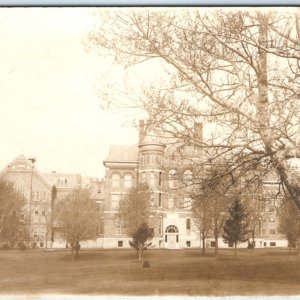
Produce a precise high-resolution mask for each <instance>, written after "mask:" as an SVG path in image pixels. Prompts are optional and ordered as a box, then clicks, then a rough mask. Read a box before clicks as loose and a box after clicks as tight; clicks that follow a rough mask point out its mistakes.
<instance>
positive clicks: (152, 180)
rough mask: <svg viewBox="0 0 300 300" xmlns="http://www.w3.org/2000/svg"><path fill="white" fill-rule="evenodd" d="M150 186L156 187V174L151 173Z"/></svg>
mask: <svg viewBox="0 0 300 300" xmlns="http://www.w3.org/2000/svg"><path fill="white" fill-rule="evenodd" d="M150 186H151V187H155V174H154V172H151V173H150Z"/></svg>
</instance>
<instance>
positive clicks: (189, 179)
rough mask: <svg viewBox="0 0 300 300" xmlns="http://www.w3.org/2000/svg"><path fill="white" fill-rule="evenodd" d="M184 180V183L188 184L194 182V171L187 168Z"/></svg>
mask: <svg viewBox="0 0 300 300" xmlns="http://www.w3.org/2000/svg"><path fill="white" fill-rule="evenodd" d="M183 182H184V184H186V185H190V184H192V182H193V173H192V171H191V170H186V171H185V172H184V173H183Z"/></svg>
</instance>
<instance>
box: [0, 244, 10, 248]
mask: <svg viewBox="0 0 300 300" xmlns="http://www.w3.org/2000/svg"><path fill="white" fill-rule="evenodd" d="M2 248H3V249H10V246H9V245H8V244H4V245H3V246H2Z"/></svg>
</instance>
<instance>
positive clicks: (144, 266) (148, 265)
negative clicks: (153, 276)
mask: <svg viewBox="0 0 300 300" xmlns="http://www.w3.org/2000/svg"><path fill="white" fill-rule="evenodd" d="M143 268H150V263H149V261H147V260H145V261H144V262H143Z"/></svg>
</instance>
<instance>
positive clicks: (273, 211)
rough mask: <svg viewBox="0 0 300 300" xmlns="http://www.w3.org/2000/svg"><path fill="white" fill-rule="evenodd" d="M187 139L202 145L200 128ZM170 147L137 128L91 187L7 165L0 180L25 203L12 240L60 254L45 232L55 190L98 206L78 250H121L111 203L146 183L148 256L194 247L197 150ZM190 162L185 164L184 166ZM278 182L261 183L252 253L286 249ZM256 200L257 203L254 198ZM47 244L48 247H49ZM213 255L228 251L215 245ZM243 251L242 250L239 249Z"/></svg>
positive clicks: (21, 160) (17, 163)
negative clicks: (80, 194)
mask: <svg viewBox="0 0 300 300" xmlns="http://www.w3.org/2000/svg"><path fill="white" fill-rule="evenodd" d="M194 135H195V136H196V137H197V139H199V140H200V139H201V137H202V127H201V125H200V124H196V125H195V127H194ZM177 149H178V145H177V144H176V143H169V142H166V141H164V140H162V139H159V138H156V137H154V136H150V135H147V134H146V132H145V126H144V123H143V122H141V123H140V129H139V142H138V144H134V145H129V146H125V145H112V146H110V150H109V154H108V157H107V159H106V160H105V161H104V162H103V164H104V166H105V179H104V180H97V179H91V178H86V177H83V176H81V175H80V174H64V173H56V172H52V173H41V172H39V171H38V169H37V168H36V167H35V165H34V162H35V160H34V159H27V158H26V157H25V156H23V155H21V156H19V157H17V158H16V159H15V160H13V161H12V162H11V163H10V164H9V165H8V166H7V167H6V168H5V169H4V170H3V171H2V172H1V173H0V177H2V178H5V179H7V180H9V181H11V182H13V183H14V186H15V189H16V190H17V191H19V192H20V194H21V195H22V196H23V197H24V199H25V200H26V205H25V206H24V208H23V211H21V212H20V213H19V218H20V220H21V222H22V226H20V229H19V231H18V232H17V233H16V235H17V240H19V241H24V242H25V244H26V243H27V244H28V245H29V246H30V247H46V246H48V247H65V246H66V241H65V240H64V237H63V236H62V235H61V234H60V232H59V227H58V225H57V224H56V223H55V222H54V224H53V226H50V215H51V213H52V206H53V205H54V203H51V194H52V188H53V187H54V186H55V187H56V189H57V201H63V199H64V197H65V196H66V195H67V194H68V193H70V192H71V191H73V190H74V189H77V188H89V189H90V190H91V195H92V199H93V200H94V201H96V202H97V203H98V207H99V226H98V228H97V238H96V239H95V240H94V241H86V242H82V243H81V246H82V247H95V248H128V247H129V239H130V238H129V237H128V236H127V235H126V228H125V227H124V224H123V222H122V220H120V219H119V213H118V203H119V201H120V200H121V199H122V197H124V196H126V194H127V193H128V191H129V189H130V188H131V187H134V186H137V185H138V184H140V183H146V184H147V185H148V186H149V187H150V188H151V191H152V198H151V203H152V204H153V207H155V208H156V216H158V218H156V219H155V221H154V220H152V219H151V220H150V227H152V228H153V231H154V233H155V236H154V239H153V244H154V246H155V247H156V248H171V249H179V248H190V247H199V246H200V244H201V241H200V238H199V229H198V228H197V226H195V224H194V222H193V218H192V215H191V212H190V208H191V205H190V204H191V199H190V194H191V189H193V188H194V187H193V184H192V180H193V177H194V174H193V172H195V170H194V169H193V166H192V164H191V161H193V163H195V159H196V160H201V157H202V156H203V155H202V150H201V148H198V147H197V146H196V145H184V147H183V148H182V149H181V151H184V153H183V155H178V151H177ZM191 158H192V160H191ZM278 187H279V182H278V179H277V178H276V176H275V177H274V176H273V177H272V176H271V177H268V178H265V179H264V182H263V188H262V190H261V195H258V196H259V197H260V198H261V199H264V201H263V202H262V203H263V205H260V206H259V212H258V214H257V215H256V218H257V219H256V229H255V230H256V234H255V240H256V247H277V246H287V241H286V239H284V237H283V236H282V235H280V234H279V232H278V217H277V212H278V206H279V204H280V197H278ZM256 197H257V195H256ZM52 239H54V240H53V242H52ZM206 246H207V247H214V239H213V238H211V239H209V238H208V239H207V240H206ZM219 246H220V247H229V245H228V244H226V243H224V241H223V240H222V239H221V238H220V240H219ZM240 246H241V247H246V246H247V244H242V245H240Z"/></svg>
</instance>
